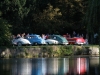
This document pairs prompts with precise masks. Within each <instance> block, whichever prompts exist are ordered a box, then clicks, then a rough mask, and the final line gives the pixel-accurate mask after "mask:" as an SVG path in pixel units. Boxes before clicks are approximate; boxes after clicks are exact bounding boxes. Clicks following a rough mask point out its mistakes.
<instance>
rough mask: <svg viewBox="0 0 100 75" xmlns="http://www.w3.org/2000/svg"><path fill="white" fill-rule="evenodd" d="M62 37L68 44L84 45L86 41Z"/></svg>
mask: <svg viewBox="0 0 100 75" xmlns="http://www.w3.org/2000/svg"><path fill="white" fill-rule="evenodd" d="M64 37H65V38H66V39H67V40H68V42H69V44H78V45H82V44H86V41H85V39H84V38H83V37H73V38H70V37H69V38H67V37H66V35H64Z"/></svg>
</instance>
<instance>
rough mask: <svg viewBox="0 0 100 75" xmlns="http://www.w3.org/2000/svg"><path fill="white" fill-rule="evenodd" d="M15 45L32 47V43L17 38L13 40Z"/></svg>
mask: <svg viewBox="0 0 100 75" xmlns="http://www.w3.org/2000/svg"><path fill="white" fill-rule="evenodd" d="M12 44H13V45H17V46H22V45H31V43H30V42H29V41H28V40H27V39H24V38H22V37H16V38H15V39H13V40H12Z"/></svg>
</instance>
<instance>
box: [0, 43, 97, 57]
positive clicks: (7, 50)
mask: <svg viewBox="0 0 100 75" xmlns="http://www.w3.org/2000/svg"><path fill="white" fill-rule="evenodd" d="M83 55H84V56H86V55H90V56H99V47H98V46H78V45H67V46H65V45H50V46H21V47H17V46H14V47H2V48H0V57H1V58H39V57H65V56H83Z"/></svg>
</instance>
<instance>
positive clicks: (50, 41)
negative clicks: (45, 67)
mask: <svg viewBox="0 0 100 75" xmlns="http://www.w3.org/2000/svg"><path fill="white" fill-rule="evenodd" d="M45 41H46V43H47V44H48V45H49V44H58V41H57V40H54V39H46V40H45Z"/></svg>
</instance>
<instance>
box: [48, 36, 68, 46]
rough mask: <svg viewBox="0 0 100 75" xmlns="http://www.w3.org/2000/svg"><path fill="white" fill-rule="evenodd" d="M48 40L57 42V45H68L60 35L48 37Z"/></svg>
mask: <svg viewBox="0 0 100 75" xmlns="http://www.w3.org/2000/svg"><path fill="white" fill-rule="evenodd" d="M48 38H49V39H54V40H57V41H58V44H62V45H67V44H68V41H67V40H66V38H65V37H63V36H61V35H49V37H48Z"/></svg>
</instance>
